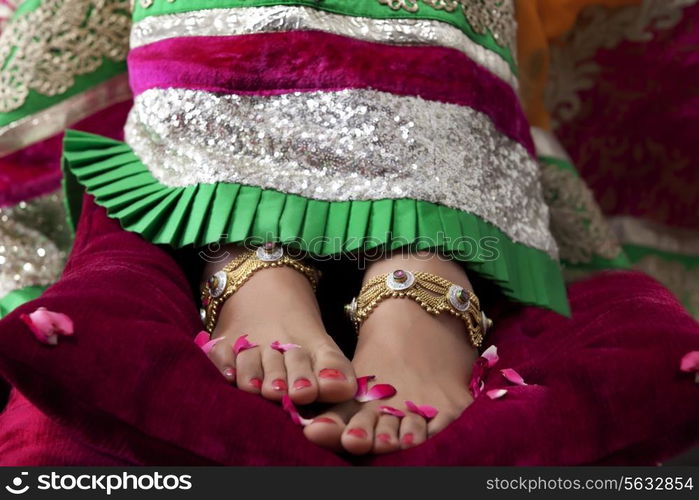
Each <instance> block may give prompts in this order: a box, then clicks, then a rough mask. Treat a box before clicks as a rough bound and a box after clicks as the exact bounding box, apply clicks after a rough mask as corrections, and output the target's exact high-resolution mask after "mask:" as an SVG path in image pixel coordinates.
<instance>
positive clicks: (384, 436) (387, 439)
mask: <svg viewBox="0 0 699 500" xmlns="http://www.w3.org/2000/svg"><path fill="white" fill-rule="evenodd" d="M376 439H378V440H379V441H383V442H384V443H390V442H391V436H389V435H388V434H377V435H376Z"/></svg>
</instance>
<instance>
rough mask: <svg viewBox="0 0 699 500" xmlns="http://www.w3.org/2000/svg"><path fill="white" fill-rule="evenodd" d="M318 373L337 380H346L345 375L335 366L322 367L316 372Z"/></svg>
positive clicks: (323, 376)
mask: <svg viewBox="0 0 699 500" xmlns="http://www.w3.org/2000/svg"><path fill="white" fill-rule="evenodd" d="M318 375H319V376H320V377H322V378H334V379H337V380H347V377H346V376H345V374H344V373H342V372H341V371H340V370H336V369H335V368H323V369H322V370H320V371H319V372H318Z"/></svg>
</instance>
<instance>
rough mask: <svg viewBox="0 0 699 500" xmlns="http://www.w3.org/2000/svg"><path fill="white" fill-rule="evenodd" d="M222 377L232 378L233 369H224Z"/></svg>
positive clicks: (233, 374)
mask: <svg viewBox="0 0 699 500" xmlns="http://www.w3.org/2000/svg"><path fill="white" fill-rule="evenodd" d="M223 375H224V376H226V377H228V378H233V377H235V370H234V369H233V368H226V369H225V370H223Z"/></svg>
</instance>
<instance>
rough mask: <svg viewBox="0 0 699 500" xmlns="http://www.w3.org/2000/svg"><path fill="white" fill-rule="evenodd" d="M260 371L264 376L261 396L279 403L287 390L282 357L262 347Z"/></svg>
mask: <svg viewBox="0 0 699 500" xmlns="http://www.w3.org/2000/svg"><path fill="white" fill-rule="evenodd" d="M262 369H263V370H264V374H265V376H264V382H263V383H262V396H264V397H265V398H267V399H272V400H274V401H280V400H281V399H282V396H284V394H286V393H287V392H288V390H289V386H288V384H287V381H286V367H285V366H284V355H283V354H282V353H280V352H279V351H276V350H274V349H272V348H271V347H264V348H263V349H262Z"/></svg>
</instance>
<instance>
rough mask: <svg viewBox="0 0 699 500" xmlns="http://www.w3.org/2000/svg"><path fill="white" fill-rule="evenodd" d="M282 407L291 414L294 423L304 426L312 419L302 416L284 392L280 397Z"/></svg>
mask: <svg viewBox="0 0 699 500" xmlns="http://www.w3.org/2000/svg"><path fill="white" fill-rule="evenodd" d="M282 408H284V411H285V412H287V413H288V414H289V415H290V416H291V421H292V422H294V423H295V424H296V425H303V426H306V425H308V424H310V423H311V422H313V419H310V418H303V417H302V416H301V414H300V413H299V411H298V410H297V409H296V406H294V403H293V401H291V398H290V397H289V395H288V394H284V396H283V397H282Z"/></svg>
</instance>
